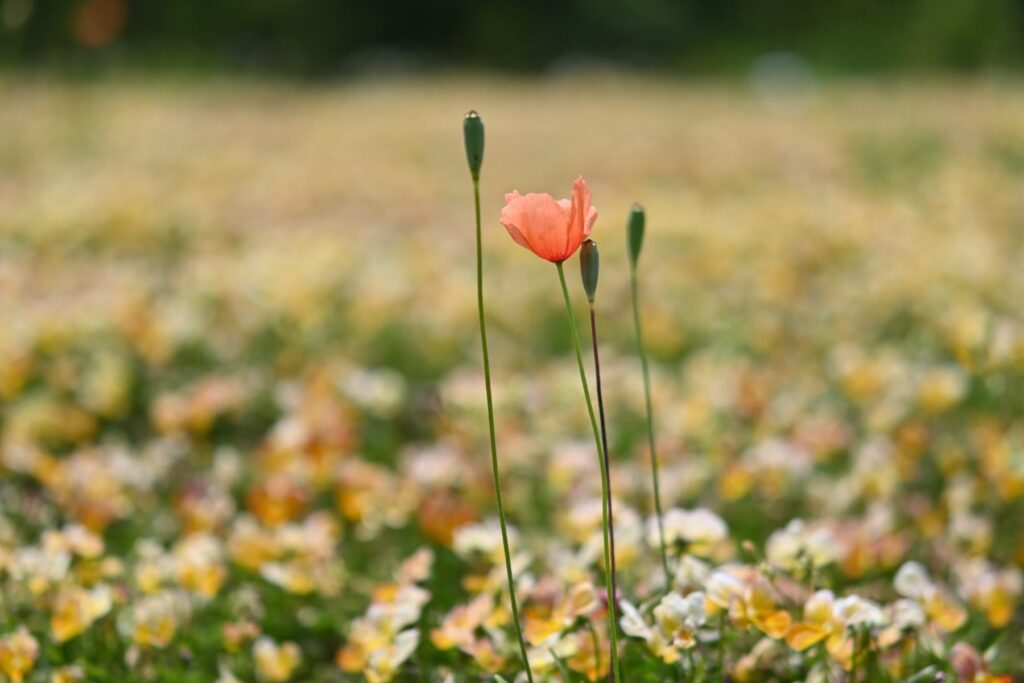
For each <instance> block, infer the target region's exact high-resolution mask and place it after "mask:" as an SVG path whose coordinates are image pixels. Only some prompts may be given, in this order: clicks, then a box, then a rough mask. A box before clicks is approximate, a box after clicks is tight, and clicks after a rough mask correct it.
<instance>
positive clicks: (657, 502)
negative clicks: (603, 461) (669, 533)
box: [629, 267, 672, 590]
mask: <svg viewBox="0 0 1024 683" xmlns="http://www.w3.org/2000/svg"><path fill="white" fill-rule="evenodd" d="M629 284H630V289H631V290H632V294H633V327H634V328H635V329H636V345H637V350H638V351H639V353H640V367H641V368H642V369H643V375H644V407H645V409H646V410H647V447H648V449H649V450H650V453H651V479H652V481H653V483H654V514H655V516H656V517H657V520H658V544H659V546H660V549H661V566H662V568H663V569H664V570H665V590H668V589H669V587H670V586H671V585H672V574H671V572H670V571H669V568H668V550H667V549H666V547H665V521H664V519H663V517H664V515H663V513H662V510H661V487H660V485H659V480H658V456H657V453H656V451H655V450H654V411H653V410H652V408H651V368H650V365H649V364H648V362H647V349H646V348H645V347H644V335H643V329H642V328H641V326H640V303H639V300H640V296H639V294H638V293H637V290H638V289H639V288H638V286H637V281H636V268H635V267H634V268H632V269H631V271H630V277H629Z"/></svg>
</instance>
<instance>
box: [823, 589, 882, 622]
mask: <svg viewBox="0 0 1024 683" xmlns="http://www.w3.org/2000/svg"><path fill="white" fill-rule="evenodd" d="M834 609H835V615H836V618H837V619H839V620H840V621H842V622H843V623H844V624H846V625H847V626H856V625H858V624H867V625H869V626H878V625H880V624H882V623H883V622H884V621H885V618H884V616H883V614H882V609H881V608H880V607H879V606H878V605H876V604H875V603H873V602H871V601H870V600H865V599H864V598H862V597H860V596H859V595H848V596H846V597H845V598H840V599H839V600H836V603H835V608H834Z"/></svg>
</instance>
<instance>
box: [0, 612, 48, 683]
mask: <svg viewBox="0 0 1024 683" xmlns="http://www.w3.org/2000/svg"><path fill="white" fill-rule="evenodd" d="M38 656H39V642H38V641H37V640H36V639H35V638H33V637H32V634H30V633H29V632H28V629H26V628H25V627H24V626H19V627H18V629H17V630H16V631H15V632H14V633H11V634H9V635H7V636H5V637H4V638H3V639H0V672H3V674H4V675H5V676H7V677H8V678H9V679H11V681H12V682H13V683H21V681H23V680H24V679H25V674H27V673H28V672H29V671H31V670H32V667H34V666H35V664H36V658H37V657H38Z"/></svg>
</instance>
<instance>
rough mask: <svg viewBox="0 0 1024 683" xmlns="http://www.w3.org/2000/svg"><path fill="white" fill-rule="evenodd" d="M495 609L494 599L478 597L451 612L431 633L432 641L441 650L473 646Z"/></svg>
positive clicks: (487, 595) (488, 596) (484, 594)
mask: <svg viewBox="0 0 1024 683" xmlns="http://www.w3.org/2000/svg"><path fill="white" fill-rule="evenodd" d="M493 609H494V599H493V598H492V597H491V596H490V595H489V594H487V593H483V594H481V595H478V596H477V597H476V598H474V599H473V600H472V601H471V602H470V603H469V604H468V605H459V606H457V607H456V608H455V609H453V610H452V611H451V612H449V613H448V615H447V616H446V617H445V618H444V621H442V622H441V626H440V627H439V628H435V629H434V630H433V631H431V632H430V641H431V642H432V643H433V644H434V647H437V648H438V649H441V650H450V649H451V648H453V647H460V648H466V647H469V646H471V645H472V644H473V643H474V641H475V640H476V630H477V629H478V628H480V626H481V625H482V624H483V622H484V619H486V618H487V615H488V614H490V612H491V611H492V610H493ZM527 628H529V627H528V626H527Z"/></svg>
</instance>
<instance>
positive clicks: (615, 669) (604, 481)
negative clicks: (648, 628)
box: [555, 263, 621, 683]
mask: <svg viewBox="0 0 1024 683" xmlns="http://www.w3.org/2000/svg"><path fill="white" fill-rule="evenodd" d="M555 267H556V268H557V269H558V281H559V283H561V285H562V296H563V297H564V298H565V310H566V313H568V315H569V328H570V330H571V331H572V345H573V349H575V351H576V365H577V366H579V370H580V382H582V384H583V398H584V399H585V400H586V404H587V413H588V415H589V416H590V426H591V428H592V429H593V431H594V444H595V445H596V446H597V457H598V460H599V463H598V464H599V469H600V470H601V495H602V504H601V514H602V522H603V527H604V529H603V531H604V560H605V576H604V583H605V589H606V590H607V594H608V636H609V639H610V640H611V647H610V648H609V649H610V650H611V669H612V677H613V679H614V681H615V683H621V678H620V677H619V636H618V618H617V616H616V614H615V604H616V603H615V592H614V588H613V586H612V582H613V579H612V572H611V567H612V561H611V535H610V533H609V530H610V525H609V519H608V497H609V488H608V476H607V474H606V472H605V468H604V458H605V455H604V448H603V446H602V443H601V434H600V432H599V431H598V428H597V416H596V415H595V414H594V403H593V401H591V400H590V386H589V385H588V384H587V372H586V370H584V368H583V351H582V350H581V349H580V334H579V330H577V328H576V315H575V314H574V313H573V312H572V301H571V300H570V299H569V288H568V287H566V285H565V270H564V269H563V268H562V264H561V263H556V264H555Z"/></svg>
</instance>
